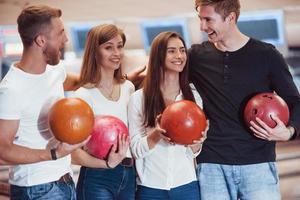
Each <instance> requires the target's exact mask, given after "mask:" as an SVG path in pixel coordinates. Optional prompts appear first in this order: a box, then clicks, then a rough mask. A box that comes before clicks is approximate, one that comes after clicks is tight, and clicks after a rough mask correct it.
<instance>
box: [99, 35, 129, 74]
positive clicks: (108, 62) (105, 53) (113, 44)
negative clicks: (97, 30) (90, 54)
mask: <svg viewBox="0 0 300 200" xmlns="http://www.w3.org/2000/svg"><path fill="white" fill-rule="evenodd" d="M123 55H124V44H123V40H122V37H121V36H120V35H117V36H116V37H114V38H112V39H110V40H109V41H107V42H105V43H103V44H101V45H99V47H98V49H97V63H98V64H99V65H100V66H101V67H103V68H107V69H113V70H116V69H118V68H119V67H120V64H121V60H122V58H123Z"/></svg>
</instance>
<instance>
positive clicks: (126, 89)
mask: <svg viewBox="0 0 300 200" xmlns="http://www.w3.org/2000/svg"><path fill="white" fill-rule="evenodd" d="M120 87H121V88H120V98H119V99H118V100H117V101H111V100H109V99H107V98H106V97H105V96H103V94H102V93H101V92H100V91H99V90H98V89H97V88H90V89H87V88H84V87H81V88H79V89H78V90H77V91H76V92H75V94H74V95H75V96H76V97H79V98H81V99H83V100H85V101H86V102H87V103H88V104H89V105H90V106H91V108H92V109H93V111H94V114H95V116H98V115H112V116H115V117H117V118H119V119H121V120H122V121H123V122H124V123H125V124H126V126H128V120H127V105H128V101H129V98H130V96H131V94H132V93H133V92H134V85H133V84H132V83H131V82H130V81H127V80H126V81H125V82H124V83H122V84H121V85H120ZM126 156H127V157H131V153H130V151H129V150H128V151H127V155H126Z"/></svg>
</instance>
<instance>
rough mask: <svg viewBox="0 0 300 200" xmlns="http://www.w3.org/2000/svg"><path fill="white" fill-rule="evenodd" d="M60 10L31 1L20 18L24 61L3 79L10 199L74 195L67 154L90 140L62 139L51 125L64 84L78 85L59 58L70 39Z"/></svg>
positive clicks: (1, 138) (2, 134)
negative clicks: (51, 114) (50, 115)
mask: <svg viewBox="0 0 300 200" xmlns="http://www.w3.org/2000/svg"><path fill="white" fill-rule="evenodd" d="M60 16H61V10H60V9H57V8H52V7H49V6H44V5H39V6H29V7H27V8H25V9H23V10H22V12H21V14H20V15H19V17H18V20H17V22H18V31H19V34H20V36H21V39H22V43H23V47H24V50H23V54H22V57H21V60H20V61H19V62H17V63H14V64H12V66H11V68H10V70H9V72H8V73H7V75H6V76H5V77H4V78H3V80H2V81H1V83H0V102H1V103H0V152H1V153H0V164H6V165H11V168H10V174H9V182H10V184H11V188H10V189H11V199H12V200H15V199H43V200H44V199H56V200H58V199H75V190H74V182H73V180H72V177H71V176H70V173H71V168H70V164H71V159H70V156H69V154H70V153H71V152H72V151H74V150H75V149H77V148H79V147H81V146H83V145H84V144H85V142H86V141H84V142H82V143H80V144H75V145H70V144H66V143H61V142H58V141H57V140H55V139H54V138H53V136H52V135H51V133H50V132H49V128H48V120H47V119H48V117H47V116H48V115H47V113H48V111H49V108H50V107H51V105H52V104H53V102H54V101H55V100H57V99H58V98H63V97H64V89H65V90H68V89H74V87H75V85H76V77H75V76H67V74H66V72H65V70H64V68H63V67H62V66H59V65H58V63H59V61H60V57H61V52H60V51H61V49H62V48H63V47H64V45H65V43H66V42H67V37H66V34H65V31H64V26H63V23H62V21H61V19H60Z"/></svg>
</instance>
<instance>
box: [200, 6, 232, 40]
mask: <svg viewBox="0 0 300 200" xmlns="http://www.w3.org/2000/svg"><path fill="white" fill-rule="evenodd" d="M197 11H198V16H199V19H200V29H201V31H203V32H206V33H207V36H208V40H209V41H210V42H213V43H216V42H222V41H225V40H226V39H227V38H228V37H229V35H230V31H231V28H232V26H231V23H230V17H229V16H227V17H225V18H224V17H222V16H221V15H220V14H219V13H217V12H216V11H215V8H214V7H213V6H211V5H207V6H200V7H198V9H197Z"/></svg>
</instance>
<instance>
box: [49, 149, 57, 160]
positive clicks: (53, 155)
mask: <svg viewBox="0 0 300 200" xmlns="http://www.w3.org/2000/svg"><path fill="white" fill-rule="evenodd" d="M50 153H51V158H52V160H57V156H56V149H55V148H54V149H51V150H50Z"/></svg>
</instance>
